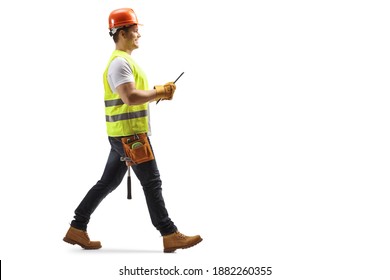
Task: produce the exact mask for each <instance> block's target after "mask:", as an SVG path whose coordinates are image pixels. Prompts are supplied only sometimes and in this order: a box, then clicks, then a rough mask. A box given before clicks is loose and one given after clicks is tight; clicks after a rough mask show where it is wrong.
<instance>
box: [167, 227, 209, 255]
mask: <svg viewBox="0 0 390 280" xmlns="http://www.w3.org/2000/svg"><path fill="white" fill-rule="evenodd" d="M202 240H203V239H202V237H200V236H199V235H195V236H186V235H184V234H182V233H180V232H178V231H176V232H174V233H172V234H168V235H164V236H163V242H164V253H172V252H174V251H175V250H176V249H186V248H190V247H192V246H194V245H196V244H198V243H199V242H201V241H202Z"/></svg>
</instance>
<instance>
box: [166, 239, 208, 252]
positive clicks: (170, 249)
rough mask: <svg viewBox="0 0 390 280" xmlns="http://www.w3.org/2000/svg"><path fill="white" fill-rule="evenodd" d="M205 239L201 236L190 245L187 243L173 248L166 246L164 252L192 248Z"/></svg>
mask: <svg viewBox="0 0 390 280" xmlns="http://www.w3.org/2000/svg"><path fill="white" fill-rule="evenodd" d="M202 240H203V239H202V238H200V239H199V240H198V241H196V242H194V243H192V244H190V245H187V246H184V247H173V248H166V249H164V253H173V252H175V251H176V250H177V249H187V248H191V247H193V246H195V245H196V244H199V243H200V242H201V241H202Z"/></svg>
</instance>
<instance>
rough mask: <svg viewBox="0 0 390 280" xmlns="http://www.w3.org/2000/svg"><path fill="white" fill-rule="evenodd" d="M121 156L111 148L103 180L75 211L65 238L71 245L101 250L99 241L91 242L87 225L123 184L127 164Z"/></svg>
mask: <svg viewBox="0 0 390 280" xmlns="http://www.w3.org/2000/svg"><path fill="white" fill-rule="evenodd" d="M120 157H121V155H120V154H119V153H118V152H117V151H115V149H113V148H111V151H110V154H109V156H108V159H107V163H106V167H105V169H104V172H103V175H102V178H101V179H100V180H99V181H98V182H97V183H96V185H95V186H93V187H92V188H91V189H90V190H89V191H88V193H87V194H86V196H85V197H84V199H83V200H82V201H81V203H80V204H79V206H78V207H77V209H76V210H75V216H74V220H73V221H72V222H71V227H70V228H69V230H68V232H67V233H66V235H65V237H64V239H63V240H64V241H65V242H67V243H70V244H78V245H80V246H81V247H82V248H84V249H99V248H101V244H100V242H99V241H90V239H89V236H88V234H87V225H88V222H89V220H90V217H91V215H92V213H93V212H94V211H95V209H96V208H97V207H98V205H99V204H100V202H101V201H102V200H103V199H104V198H105V197H106V196H107V195H108V194H109V193H110V192H112V191H113V190H114V189H116V188H117V187H118V186H119V184H120V183H121V182H122V179H123V177H124V175H125V174H126V170H127V168H126V164H125V163H124V162H121V161H120Z"/></svg>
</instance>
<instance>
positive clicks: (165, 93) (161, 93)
mask: <svg viewBox="0 0 390 280" xmlns="http://www.w3.org/2000/svg"><path fill="white" fill-rule="evenodd" d="M154 89H155V90H156V99H155V100H156V101H158V100H160V99H162V100H172V98H173V94H174V93H175V90H176V85H175V84H174V83H173V82H169V83H166V84H165V85H163V86H155V87H154Z"/></svg>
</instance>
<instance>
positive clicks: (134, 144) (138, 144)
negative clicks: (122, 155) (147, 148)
mask: <svg viewBox="0 0 390 280" xmlns="http://www.w3.org/2000/svg"><path fill="white" fill-rule="evenodd" d="M143 145H144V144H142V143H141V142H135V143H133V144H132V145H131V148H132V149H137V148H140V147H142V146H143Z"/></svg>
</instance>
